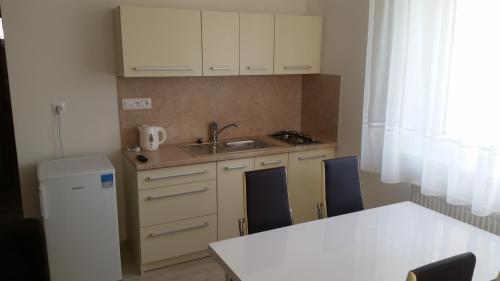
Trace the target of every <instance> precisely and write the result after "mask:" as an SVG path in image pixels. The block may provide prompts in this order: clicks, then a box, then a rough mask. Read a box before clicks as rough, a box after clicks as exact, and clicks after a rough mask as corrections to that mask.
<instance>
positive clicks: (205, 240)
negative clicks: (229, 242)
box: [141, 215, 217, 264]
mask: <svg viewBox="0 0 500 281" xmlns="http://www.w3.org/2000/svg"><path fill="white" fill-rule="evenodd" d="M216 240H217V215H212V216H206V217H200V218H194V219H189V220H183V221H178V222H172V223H166V224H161V225H156V226H151V227H144V228H141V241H142V242H141V248H142V263H143V264H144V263H150V262H154V261H160V260H163V259H169V258H173V257H177V256H182V255H186V254H190V253H195V252H199V251H203V250H206V249H207V248H208V244H209V243H211V242H214V241H216Z"/></svg>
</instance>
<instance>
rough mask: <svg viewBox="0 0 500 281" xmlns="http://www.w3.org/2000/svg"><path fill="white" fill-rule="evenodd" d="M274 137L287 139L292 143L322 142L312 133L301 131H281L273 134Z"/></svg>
mask: <svg viewBox="0 0 500 281" xmlns="http://www.w3.org/2000/svg"><path fill="white" fill-rule="evenodd" d="M272 136H273V137H274V138H277V139H280V140H283V141H286V142H288V143H292V144H314V143H321V142H320V141H318V140H316V139H314V138H313V137H311V136H310V135H306V134H304V133H299V132H297V131H280V132H278V133H275V134H273V135H272Z"/></svg>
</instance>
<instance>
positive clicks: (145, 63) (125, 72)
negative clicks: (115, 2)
mask: <svg viewBox="0 0 500 281" xmlns="http://www.w3.org/2000/svg"><path fill="white" fill-rule="evenodd" d="M115 20H116V28H117V33H116V35H117V36H116V37H117V63H118V74H119V75H120V76H125V77H140V76H201V75H202V50H201V18H200V11H199V10H173V9H166V8H150V7H124V6H121V7H119V8H117V10H116V11H115Z"/></svg>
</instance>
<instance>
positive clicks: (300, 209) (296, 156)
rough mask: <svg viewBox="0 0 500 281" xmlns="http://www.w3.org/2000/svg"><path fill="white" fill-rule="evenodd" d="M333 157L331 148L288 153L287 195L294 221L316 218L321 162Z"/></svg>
mask: <svg viewBox="0 0 500 281" xmlns="http://www.w3.org/2000/svg"><path fill="white" fill-rule="evenodd" d="M333 157H334V151H333V149H323V150H311V151H301V152H293V153H290V154H289V158H288V196H289V200H290V207H291V208H292V212H293V216H294V223H302V222H307V221H311V220H315V219H318V212H317V207H316V206H317V204H318V203H320V202H322V201H323V179H322V163H323V161H324V160H326V159H330V158H333Z"/></svg>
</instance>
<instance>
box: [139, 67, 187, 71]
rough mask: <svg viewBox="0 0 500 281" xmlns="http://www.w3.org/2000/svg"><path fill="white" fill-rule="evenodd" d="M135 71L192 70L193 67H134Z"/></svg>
mask: <svg viewBox="0 0 500 281" xmlns="http://www.w3.org/2000/svg"><path fill="white" fill-rule="evenodd" d="M132 69H133V70H135V71H191V70H193V69H194V68H192V67H133V68H132Z"/></svg>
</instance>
